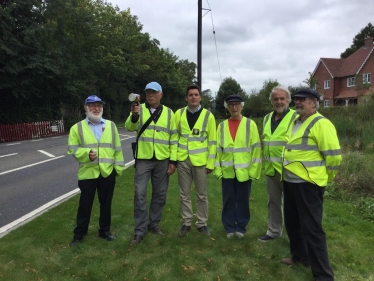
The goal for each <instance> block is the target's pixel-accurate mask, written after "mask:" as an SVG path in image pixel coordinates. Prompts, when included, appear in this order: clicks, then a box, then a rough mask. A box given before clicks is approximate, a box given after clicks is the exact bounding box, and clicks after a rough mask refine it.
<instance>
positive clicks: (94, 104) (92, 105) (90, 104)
mask: <svg viewBox="0 0 374 281" xmlns="http://www.w3.org/2000/svg"><path fill="white" fill-rule="evenodd" d="M87 106H88V107H89V108H95V107H98V108H102V107H103V105H102V104H101V103H88V104H87Z"/></svg>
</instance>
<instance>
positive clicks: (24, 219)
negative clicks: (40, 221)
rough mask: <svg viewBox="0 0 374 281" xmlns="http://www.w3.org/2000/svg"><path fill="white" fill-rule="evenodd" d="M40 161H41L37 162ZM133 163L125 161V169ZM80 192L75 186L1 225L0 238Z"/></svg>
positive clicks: (132, 161) (133, 161)
mask: <svg viewBox="0 0 374 281" xmlns="http://www.w3.org/2000/svg"><path fill="white" fill-rule="evenodd" d="M64 156H65V155H63V156H59V157H56V158H53V159H49V160H47V161H50V160H54V159H57V158H60V157H64ZM43 162H46V161H43ZM39 163H41V162H39ZM134 163H135V160H131V161H130V162H127V163H126V164H125V169H127V168H128V167H130V166H132V165H134ZM79 192H80V189H79V188H76V189H74V190H72V191H70V192H68V193H66V194H64V195H62V196H60V197H58V198H56V199H54V200H52V201H50V202H48V203H47V204H44V205H43V206H41V207H39V208H37V209H36V210H34V211H32V212H30V213H28V214H26V215H24V216H23V217H21V218H19V219H17V220H15V221H13V222H11V223H9V224H7V225H5V226H3V227H1V228H0V238H1V237H3V236H5V235H7V234H8V233H9V232H11V231H12V230H14V229H16V228H17V227H19V226H21V225H23V224H25V223H27V222H29V221H32V220H33V219H34V218H36V217H37V216H40V215H41V214H43V213H45V212H46V211H48V210H49V209H51V208H53V207H55V206H57V205H59V204H60V203H62V202H64V201H66V200H68V199H69V198H71V197H73V196H74V195H76V194H78V193H79Z"/></svg>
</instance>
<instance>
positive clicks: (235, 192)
mask: <svg viewBox="0 0 374 281" xmlns="http://www.w3.org/2000/svg"><path fill="white" fill-rule="evenodd" d="M251 184H252V181H251V180H248V181H245V182H239V181H238V180H237V179H236V178H234V179H222V199H223V208H222V224H223V226H224V227H225V230H226V233H232V232H241V233H245V231H246V227H247V224H248V222H249V220H250V210H249V196H250V194H251Z"/></svg>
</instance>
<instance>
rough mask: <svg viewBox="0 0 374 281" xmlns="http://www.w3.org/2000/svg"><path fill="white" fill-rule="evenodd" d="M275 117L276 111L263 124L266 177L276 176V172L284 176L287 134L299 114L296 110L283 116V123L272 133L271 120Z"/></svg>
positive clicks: (267, 116) (291, 110) (268, 115)
mask: <svg viewBox="0 0 374 281" xmlns="http://www.w3.org/2000/svg"><path fill="white" fill-rule="evenodd" d="M273 115H274V111H273V112H271V113H269V114H267V115H266V116H265V118H264V122H263V124H264V126H263V128H264V130H263V133H262V144H263V154H264V159H263V160H264V167H265V175H267V176H271V177H273V176H274V175H275V171H277V172H278V173H279V174H282V152H283V149H284V146H285V145H286V134H287V130H288V128H289V127H290V125H291V122H292V121H293V120H294V119H295V117H296V115H297V113H296V112H295V110H293V109H290V110H289V112H287V114H286V115H285V116H283V119H282V121H281V122H280V123H279V125H278V127H277V128H276V129H275V131H274V132H273V133H271V120H272V118H273Z"/></svg>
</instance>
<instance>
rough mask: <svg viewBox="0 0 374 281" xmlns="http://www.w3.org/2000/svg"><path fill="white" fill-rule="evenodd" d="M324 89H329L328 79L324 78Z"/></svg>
mask: <svg viewBox="0 0 374 281" xmlns="http://www.w3.org/2000/svg"><path fill="white" fill-rule="evenodd" d="M324 89H330V80H325V83H324Z"/></svg>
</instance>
